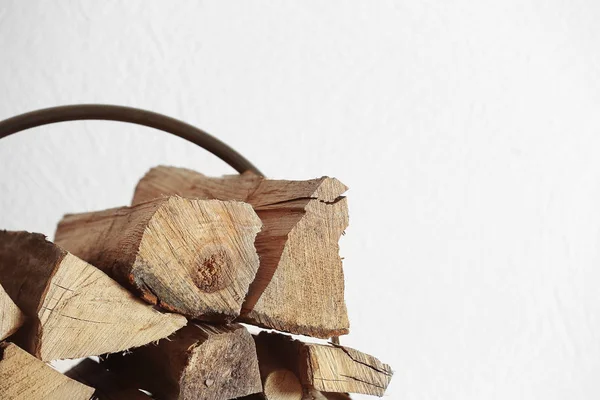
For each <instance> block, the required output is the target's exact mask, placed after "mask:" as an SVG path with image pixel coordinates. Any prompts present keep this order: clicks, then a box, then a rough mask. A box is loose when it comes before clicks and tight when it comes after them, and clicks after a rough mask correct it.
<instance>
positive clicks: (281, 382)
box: [263, 369, 303, 400]
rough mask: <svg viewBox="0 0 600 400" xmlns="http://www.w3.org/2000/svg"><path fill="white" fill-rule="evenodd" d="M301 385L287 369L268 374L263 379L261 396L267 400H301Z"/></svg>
mask: <svg viewBox="0 0 600 400" xmlns="http://www.w3.org/2000/svg"><path fill="white" fill-rule="evenodd" d="M302 393H303V390H302V385H301V384H300V381H299V380H298V378H297V377H296V375H294V373H293V372H292V371H290V370H287V369H276V370H273V371H271V372H269V373H268V374H267V375H266V376H265V379H264V383H263V394H264V396H265V398H266V399H267V400H302V397H303V396H302Z"/></svg>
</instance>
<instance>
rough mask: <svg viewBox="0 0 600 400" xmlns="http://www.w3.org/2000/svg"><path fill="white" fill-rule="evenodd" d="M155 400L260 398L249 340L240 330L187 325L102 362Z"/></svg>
mask: <svg viewBox="0 0 600 400" xmlns="http://www.w3.org/2000/svg"><path fill="white" fill-rule="evenodd" d="M105 363H106V365H107V366H108V368H109V369H110V370H112V371H114V372H115V373H118V374H121V375H123V376H126V377H130V378H131V379H132V380H133V381H136V382H139V383H140V387H141V388H143V389H145V390H148V391H149V392H150V393H152V394H154V395H156V396H157V397H158V398H160V399H165V400H170V399H177V400H192V399H194V400H226V399H235V398H237V397H242V396H246V395H250V394H252V393H257V392H260V391H261V389H262V387H261V381H260V373H259V370H258V360H257V357H256V349H255V345H254V341H253V339H252V335H250V333H249V332H248V331H247V330H246V328H244V327H243V326H242V325H237V324H233V325H208V324H202V323H198V324H190V325H188V326H186V327H185V328H183V329H181V330H180V331H178V332H177V333H176V334H175V335H174V336H173V337H172V338H171V339H170V340H161V341H160V342H159V343H158V345H149V346H145V347H141V348H138V349H134V350H133V351H131V352H129V353H127V354H123V355H115V354H112V355H109V356H108V357H107V358H106V360H105Z"/></svg>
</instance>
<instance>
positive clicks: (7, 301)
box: [0, 284, 25, 341]
mask: <svg viewBox="0 0 600 400" xmlns="http://www.w3.org/2000/svg"><path fill="white" fill-rule="evenodd" d="M24 323H25V315H24V314H23V312H22V311H21V310H20V309H19V307H17V305H16V304H15V303H14V301H12V299H11V298H10V297H9V296H8V293H6V291H5V290H4V288H3V287H2V284H0V341H2V340H4V339H6V338H7V337H9V336H10V335H12V334H13V333H15V332H16V331H17V329H19V328H20V327H21V326H22V325H23V324H24Z"/></svg>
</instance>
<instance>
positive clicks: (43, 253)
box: [0, 231, 187, 361]
mask: <svg viewBox="0 0 600 400" xmlns="http://www.w3.org/2000/svg"><path fill="white" fill-rule="evenodd" d="M0 282H1V283H2V284H3V285H4V288H5V290H6V292H7V293H8V295H9V296H10V297H11V298H12V299H13V300H14V302H15V303H16V304H17V306H19V308H20V309H21V310H22V311H23V312H24V313H25V315H27V316H28V317H29V318H28V321H27V322H26V323H25V325H24V326H23V329H21V330H20V331H19V332H18V333H17V334H16V335H15V336H14V337H15V342H17V343H18V344H20V345H21V346H22V347H23V348H24V349H25V350H27V351H29V352H30V353H31V354H33V355H34V356H36V357H38V358H40V359H42V360H44V361H50V360H56V359H64V358H81V357H87V356H90V355H99V354H104V353H110V352H117V351H122V350H126V349H129V348H131V347H137V346H142V345H144V344H147V343H149V342H152V341H156V340H158V339H161V338H164V337H167V336H169V335H170V334H172V333H173V332H174V331H176V330H178V329H179V328H181V327H182V326H184V325H185V324H186V322H187V321H186V319H185V318H184V317H182V316H180V315H176V314H163V313H161V312H158V311H156V310H154V309H153V307H152V306H149V305H147V304H146V303H144V302H143V301H141V300H139V299H137V298H135V297H134V296H133V295H132V294H131V293H129V292H128V291H127V290H125V289H124V288H123V287H121V286H120V285H119V284H118V283H117V282H115V281H114V280H112V279H111V278H110V277H108V276H107V275H106V274H104V273H103V272H102V271H100V270H99V269H97V268H95V267H93V266H92V265H90V264H88V263H86V262H84V261H82V260H80V259H79V258H77V257H75V256H74V255H72V254H70V253H68V252H66V251H65V250H63V249H62V248H60V247H59V246H57V245H55V244H53V243H51V242H49V241H47V240H46V238H45V236H44V235H41V234H39V233H28V232H7V231H0Z"/></svg>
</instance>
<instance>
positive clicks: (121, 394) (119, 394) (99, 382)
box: [65, 358, 152, 400]
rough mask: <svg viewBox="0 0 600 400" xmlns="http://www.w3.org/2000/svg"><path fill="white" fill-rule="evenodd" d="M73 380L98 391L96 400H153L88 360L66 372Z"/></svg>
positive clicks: (95, 394) (134, 385) (127, 382)
mask: <svg viewBox="0 0 600 400" xmlns="http://www.w3.org/2000/svg"><path fill="white" fill-rule="evenodd" d="M65 375H66V376H67V377H69V378H71V379H74V380H76V381H77V382H81V383H83V384H85V385H87V386H91V387H93V388H94V389H96V392H95V393H94V399H95V400H151V399H152V397H150V396H149V395H147V394H145V393H144V392H142V391H140V390H139V389H138V387H137V386H138V385H137V384H136V383H135V382H133V381H131V380H127V379H123V377H122V376H120V375H117V374H115V373H113V372H111V371H109V370H107V369H106V368H104V367H103V366H102V365H100V364H99V363H98V362H96V361H94V360H92V359H90V358H86V359H85V360H83V361H81V362H80V363H79V364H77V365H75V366H74V367H73V368H71V369H69V370H68V371H67V372H65Z"/></svg>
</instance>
